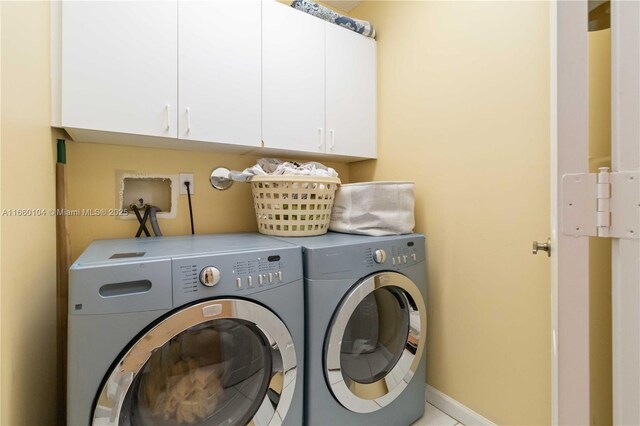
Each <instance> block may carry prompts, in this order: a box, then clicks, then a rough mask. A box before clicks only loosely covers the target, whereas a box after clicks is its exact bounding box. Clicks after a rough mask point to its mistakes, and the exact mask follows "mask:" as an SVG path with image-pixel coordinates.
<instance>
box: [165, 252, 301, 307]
mask: <svg viewBox="0 0 640 426" xmlns="http://www.w3.org/2000/svg"><path fill="white" fill-rule="evenodd" d="M171 263H172V269H173V273H172V275H173V299H174V306H177V305H181V304H184V303H187V302H190V301H193V300H197V299H201V298H203V297H215V296H219V295H229V296H231V295H234V294H238V295H241V294H242V295H246V294H250V293H253V292H259V291H264V290H267V289H269V288H272V287H276V286H280V285H286V284H288V283H290V282H293V281H297V280H301V279H302V262H301V259H300V248H298V247H292V248H291V249H289V248H286V249H278V250H277V251H275V252H274V251H267V250H265V251H259V252H243V253H236V254H223V255H216V256H197V257H183V258H173V259H172V261H171Z"/></svg>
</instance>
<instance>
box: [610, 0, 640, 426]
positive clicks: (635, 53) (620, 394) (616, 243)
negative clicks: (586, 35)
mask: <svg viewBox="0 0 640 426" xmlns="http://www.w3.org/2000/svg"><path fill="white" fill-rule="evenodd" d="M611 84H612V88H611V89H612V90H611V94H612V96H611V98H612V99H611V113H612V117H611V118H612V120H611V123H612V126H611V130H612V135H611V136H612V137H611V148H612V153H611V165H612V168H613V171H629V172H633V171H640V3H639V2H638V1H614V2H612V8H611ZM638 188H639V187H638V186H637V185H636V186H635V191H634V195H633V197H630V199H629V200H628V201H629V205H630V207H631V208H632V209H635V210H636V211H635V215H636V218H638V216H640V212H638V211H637V210H638V209H636V208H637V207H638V206H640V191H639V190H638ZM632 212H633V210H632ZM632 214H633V213H632ZM635 234H636V235H637V234H638V230H637V229H636V232H635ZM612 259H613V265H612V271H613V283H612V297H611V298H612V316H613V354H612V355H613V356H612V357H613V422H614V424H616V425H637V424H640V241H639V240H638V239H615V240H613V244H612Z"/></svg>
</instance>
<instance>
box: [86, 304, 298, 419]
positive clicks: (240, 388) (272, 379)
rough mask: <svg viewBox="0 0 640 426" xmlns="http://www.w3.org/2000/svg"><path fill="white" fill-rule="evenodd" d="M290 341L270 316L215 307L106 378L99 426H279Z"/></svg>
mask: <svg viewBox="0 0 640 426" xmlns="http://www.w3.org/2000/svg"><path fill="white" fill-rule="evenodd" d="M296 370H297V364H296V353H295V348H294V346H293V339H292V337H291V335H290V334H289V331H288V329H287V328H286V326H285V325H284V323H282V321H281V320H280V319H279V318H278V317H277V316H276V315H275V314H273V313H272V312H271V311H269V310H267V309H266V308H264V307H262V306H260V305H257V304H255V303H252V302H249V301H245V300H233V299H218V300H211V301H207V302H202V303H198V304H196V305H191V306H189V307H187V308H184V309H181V310H179V311H177V312H175V313H173V314H171V315H169V316H167V317H165V318H164V319H162V320H161V321H159V322H158V323H157V324H156V325H155V326H153V327H152V328H151V329H150V330H149V331H148V332H146V333H145V334H143V335H142V336H140V337H139V338H138V339H137V340H136V341H134V342H133V344H132V346H131V347H130V348H129V349H128V351H126V353H125V354H124V355H123V356H122V357H121V358H120V360H119V361H118V363H117V364H116V365H115V366H114V368H113V370H112V371H111V373H110V375H109V376H108V377H107V378H106V380H105V383H104V385H103V387H102V391H101V393H100V395H99V396H98V400H97V402H96V408H95V410H94V414H93V424H94V425H97V424H100V425H125V426H128V425H131V426H143V425H159V426H164V425H246V424H251V423H253V424H280V423H281V422H282V419H284V418H285V416H286V414H287V410H288V409H289V406H290V404H291V400H292V396H293V390H294V388H295V382H296Z"/></svg>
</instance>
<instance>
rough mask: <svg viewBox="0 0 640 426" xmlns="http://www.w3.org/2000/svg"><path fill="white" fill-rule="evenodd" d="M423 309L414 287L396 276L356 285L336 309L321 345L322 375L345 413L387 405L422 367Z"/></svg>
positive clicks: (377, 276) (379, 275)
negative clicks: (323, 366) (323, 362)
mask: <svg viewBox="0 0 640 426" xmlns="http://www.w3.org/2000/svg"><path fill="white" fill-rule="evenodd" d="M425 338H426V309H425V304H424V300H423V298H422V294H421V292H420V290H419V289H418V287H417V286H416V285H415V284H414V283H413V282H412V281H411V280H410V279H409V278H407V277H406V276H404V275H402V274H399V273H397V272H381V273H377V274H374V275H372V276H369V277H367V278H365V279H363V280H362V281H360V282H359V283H357V284H356V285H355V286H354V287H353V288H352V289H351V290H350V291H349V293H348V294H347V295H346V296H345V298H344V299H343V300H342V302H341V303H340V305H339V306H338V308H337V310H336V312H335V314H334V316H333V320H332V322H331V326H330V328H329V331H328V334H327V339H326V341H325V374H326V379H327V383H328V385H329V387H330V389H331V391H332V393H333V395H334V396H335V398H336V399H337V400H338V401H339V402H340V403H341V404H342V405H343V406H344V407H345V408H347V409H349V410H351V411H354V412H357V413H370V412H373V411H376V410H379V409H380V408H382V407H384V406H386V405H388V404H390V403H391V402H392V401H393V400H395V399H396V398H397V397H398V396H399V395H400V394H401V393H402V391H403V390H404V389H405V387H406V386H407V384H408V383H409V382H410V381H411V379H412V378H413V376H414V374H415V372H416V371H417V369H418V366H419V364H420V359H421V357H422V352H423V350H424V342H425Z"/></svg>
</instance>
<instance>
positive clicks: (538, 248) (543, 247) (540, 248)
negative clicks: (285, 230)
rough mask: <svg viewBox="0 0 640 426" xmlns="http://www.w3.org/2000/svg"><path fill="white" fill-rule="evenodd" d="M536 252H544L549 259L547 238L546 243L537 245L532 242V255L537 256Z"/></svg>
mask: <svg viewBox="0 0 640 426" xmlns="http://www.w3.org/2000/svg"><path fill="white" fill-rule="evenodd" d="M538 251H546V252H547V256H548V257H551V239H549V238H547V242H546V243H539V242H537V241H534V242H533V250H532V253H533V254H538Z"/></svg>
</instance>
